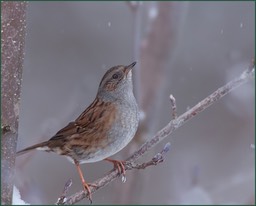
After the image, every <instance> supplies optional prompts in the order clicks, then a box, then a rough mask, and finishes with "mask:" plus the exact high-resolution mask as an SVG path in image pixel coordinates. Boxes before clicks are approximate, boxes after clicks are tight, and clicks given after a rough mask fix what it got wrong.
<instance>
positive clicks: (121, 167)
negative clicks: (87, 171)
mask: <svg viewBox="0 0 256 206" xmlns="http://www.w3.org/2000/svg"><path fill="white" fill-rule="evenodd" d="M104 160H106V161H108V162H111V163H113V164H114V167H116V168H117V170H118V173H119V174H121V175H122V181H123V182H125V181H126V177H125V172H126V171H125V167H124V161H119V160H113V159H109V158H106V159H104Z"/></svg>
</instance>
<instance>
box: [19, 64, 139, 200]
mask: <svg viewBox="0 0 256 206" xmlns="http://www.w3.org/2000/svg"><path fill="white" fill-rule="evenodd" d="M135 64H136V62H133V63H132V64H130V65H129V66H123V65H118V66H115V67H112V68H110V69H109V70H108V71H107V72H106V73H105V75H104V76H103V78H102V80H101V82H100V85H99V89H98V92H97V95H96V98H95V100H94V101H93V102H92V103H91V105H90V106H89V107H88V108H87V109H86V110H85V111H84V112H83V113H82V114H81V115H80V116H79V117H78V118H77V119H76V120H75V121H73V122H70V123H69V124H68V125H67V126H66V127H64V128H63V129H61V130H60V131H58V132H57V133H56V134H55V135H54V136H53V137H52V138H51V139H49V140H48V141H46V142H42V143H39V144H36V145H33V146H31V147H28V148H26V149H23V150H21V151H19V152H17V155H22V154H24V153H26V152H29V151H31V150H34V149H37V150H44V151H46V152H55V153H57V154H59V155H64V156H66V157H67V158H68V159H69V160H71V162H73V163H74V164H75V165H76V167H77V170H78V173H79V176H80V178H81V181H82V184H83V186H84V189H85V191H88V198H89V200H90V201H91V202H92V200H91V191H90V188H89V185H90V184H89V185H88V184H87V183H86V182H85V180H84V177H83V174H82V171H81V168H80V164H83V163H89V162H97V161H101V160H107V161H110V162H112V163H114V165H115V166H116V167H117V168H118V171H119V172H120V173H122V174H123V175H125V169H124V165H123V163H122V161H118V160H112V159H109V158H108V157H110V156H112V155H114V154H116V153H117V152H119V151H120V150H122V149H123V148H124V147H125V146H126V145H127V144H128V143H129V142H130V141H131V140H132V138H133V137H134V135H135V133H136V131H137V128H138V123H139V115H138V114H139V112H138V106H137V103H136V99H135V97H134V95H133V84H132V68H133V67H134V66H135Z"/></svg>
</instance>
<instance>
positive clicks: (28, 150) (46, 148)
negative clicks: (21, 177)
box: [16, 141, 49, 156]
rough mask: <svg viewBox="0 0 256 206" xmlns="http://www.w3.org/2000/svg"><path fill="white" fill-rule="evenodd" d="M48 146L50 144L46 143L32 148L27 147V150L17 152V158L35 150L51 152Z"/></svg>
mask: <svg viewBox="0 0 256 206" xmlns="http://www.w3.org/2000/svg"><path fill="white" fill-rule="evenodd" d="M48 144H49V142H48V141H46V142H42V143H39V144H35V145H33V146H31V147H27V148H25V149H23V150H20V151H18V152H16V156H20V155H23V154H25V153H27V152H30V151H32V150H34V149H38V150H49V147H48Z"/></svg>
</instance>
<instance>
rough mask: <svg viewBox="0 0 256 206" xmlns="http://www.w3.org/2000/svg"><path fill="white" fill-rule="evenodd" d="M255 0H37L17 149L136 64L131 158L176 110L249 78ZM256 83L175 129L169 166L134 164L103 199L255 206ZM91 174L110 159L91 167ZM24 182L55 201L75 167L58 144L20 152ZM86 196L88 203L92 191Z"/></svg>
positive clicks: (32, 196)
mask: <svg viewBox="0 0 256 206" xmlns="http://www.w3.org/2000/svg"><path fill="white" fill-rule="evenodd" d="M254 45H255V4H254V2H159V3H157V2H143V3H139V2H137V3H136V2H29V6H28V11H27V37H26V53H25V65H24V73H23V83H22V94H21V107H20V122H19V138H18V148H17V150H20V149H22V148H24V147H27V146H31V145H33V144H36V143H39V142H41V141H45V140H48V139H49V138H50V137H51V136H53V135H54V134H55V133H56V132H57V131H58V130H59V129H61V128H62V127H64V126H66V125H67V123H68V122H69V121H72V120H74V119H75V118H76V117H77V116H78V115H79V114H80V113H81V112H82V111H83V110H84V109H85V108H86V107H87V106H88V105H89V104H90V103H91V102H92V101H93V99H94V98H95V95H96V92H97V89H98V84H99V82H100V80H101V78H102V76H103V74H104V73H105V71H106V70H107V69H108V68H110V67H112V66H115V65H118V64H124V65H128V64H130V63H131V62H133V61H137V62H138V64H137V66H136V69H135V72H134V75H133V77H134V84H135V87H134V90H135V94H136V98H137V100H138V102H139V105H140V109H141V114H142V115H141V117H142V118H141V122H140V128H139V129H138V133H137V135H136V137H135V138H134V140H133V141H132V142H131V143H130V144H129V145H128V146H127V147H126V148H125V149H124V150H123V151H121V152H119V153H118V154H117V155H115V156H114V158H115V159H126V158H128V157H129V156H130V155H131V154H132V153H133V152H134V151H135V150H136V149H138V148H139V147H140V146H141V144H143V142H145V141H146V140H147V139H148V138H150V137H152V136H153V135H154V134H155V133H156V132H157V131H158V130H160V129H161V128H163V127H164V126H165V125H166V124H167V123H168V122H169V121H170V120H171V118H172V116H171V105H170V100H169V95H170V94H173V95H174V97H175V98H176V102H177V107H178V108H177V109H178V115H180V114H182V113H184V112H185V111H186V110H187V109H189V108H191V107H193V106H194V105H195V104H197V103H198V102H199V101H201V100H202V99H203V98H205V97H207V96H208V95H209V94H211V93H212V92H213V91H215V90H216V89H218V88H219V87H221V86H223V85H224V84H226V83H227V82H228V81H230V80H232V79H233V78H235V77H237V76H239V74H240V73H241V72H242V71H243V70H245V69H247V67H248V65H249V64H250V62H251V60H252V58H253V57H254V56H255V48H254ZM254 87H255V84H254V81H250V82H249V83H247V84H245V85H243V86H241V87H239V88H238V89H236V90H234V91H232V92H231V93H230V94H228V95H227V96H225V97H224V98H222V99H221V100H220V101H219V102H217V103H215V104H214V105H213V106H211V107H210V108H208V109H207V110H206V111H204V112H203V113H201V114H199V115H197V116H196V117H195V118H193V119H192V120H191V121H189V122H187V123H186V124H185V125H184V126H183V127H181V128H179V129H178V130H177V131H175V132H174V133H173V134H172V135H171V136H170V137H168V138H166V139H165V140H164V141H163V142H161V143H160V144H159V145H157V147H155V148H154V149H152V150H151V151H150V152H149V153H148V154H147V155H146V156H145V157H143V158H142V159H140V160H139V161H140V162H143V161H146V160H149V159H151V158H152V157H153V156H154V155H155V154H156V153H157V152H159V151H161V149H162V148H163V146H164V145H165V144H166V143H167V142H171V144H172V145H171V150H170V152H169V153H167V156H166V159H165V161H164V162H163V163H161V164H159V165H157V166H152V167H148V168H147V169H145V170H133V171H128V172H127V181H126V183H125V184H123V183H122V182H121V179H120V178H118V179H117V180H116V181H114V182H112V183H111V184H109V185H108V186H106V187H104V188H103V189H101V190H99V191H97V192H96V193H95V194H93V201H94V202H93V203H94V204H254V202H255V149H253V145H254V144H255V141H254V136H255V127H254V125H255V119H254V114H255V108H254V105H255V93H254ZM82 169H83V172H84V176H85V179H86V180H87V182H93V181H94V180H96V179H98V178H100V177H102V176H103V175H104V174H106V173H107V172H108V171H109V170H110V169H112V165H111V164H109V163H107V162H97V163H93V164H83V165H82ZM15 178H16V181H15V185H16V186H17V187H18V189H19V190H20V192H21V197H22V199H24V200H25V201H26V202H29V203H31V204H53V203H55V202H56V201H57V199H58V197H59V196H60V194H61V192H62V190H63V187H64V184H65V183H66V181H67V180H68V179H69V178H72V180H73V185H72V186H71V188H70V190H69V195H71V194H73V193H75V192H78V191H80V190H81V189H82V185H81V182H80V179H79V176H78V173H77V171H76V168H75V166H74V165H73V164H70V162H69V161H67V160H66V158H64V157H62V156H58V155H56V154H53V153H46V152H40V151H36V152H32V153H30V154H27V155H24V156H21V157H19V158H17V159H16V176H15ZM79 204H89V201H88V200H87V199H85V200H83V201H82V202H80V203H79Z"/></svg>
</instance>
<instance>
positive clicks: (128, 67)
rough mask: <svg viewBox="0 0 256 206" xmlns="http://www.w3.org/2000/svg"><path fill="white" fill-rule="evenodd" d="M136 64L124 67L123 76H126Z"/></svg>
mask: <svg viewBox="0 0 256 206" xmlns="http://www.w3.org/2000/svg"><path fill="white" fill-rule="evenodd" d="M135 64H136V62H133V63H132V64H130V65H128V66H126V67H125V74H126V75H127V74H128V73H129V71H131V69H132V68H133V67H134V66H135Z"/></svg>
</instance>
